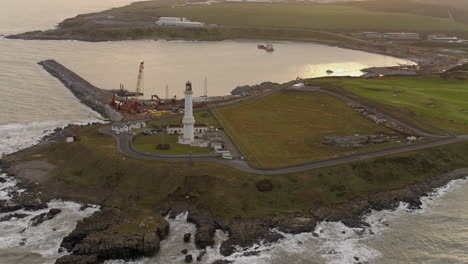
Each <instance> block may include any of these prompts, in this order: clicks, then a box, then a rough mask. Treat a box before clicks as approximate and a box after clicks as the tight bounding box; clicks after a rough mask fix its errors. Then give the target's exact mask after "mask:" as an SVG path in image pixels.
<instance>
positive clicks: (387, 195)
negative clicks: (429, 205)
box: [369, 188, 419, 210]
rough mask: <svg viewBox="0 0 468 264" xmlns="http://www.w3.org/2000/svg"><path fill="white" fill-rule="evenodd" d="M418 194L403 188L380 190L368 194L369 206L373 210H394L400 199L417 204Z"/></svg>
mask: <svg viewBox="0 0 468 264" xmlns="http://www.w3.org/2000/svg"><path fill="white" fill-rule="evenodd" d="M417 200H419V197H418V194H417V193H416V192H414V191H412V190H411V188H405V189H401V190H395V191H391V192H381V193H377V194H374V195H371V196H369V201H370V203H371V207H372V208H373V209H375V210H394V209H396V207H397V206H398V205H399V203H400V201H403V202H408V203H415V204H416V205H417V204H418V202H417Z"/></svg>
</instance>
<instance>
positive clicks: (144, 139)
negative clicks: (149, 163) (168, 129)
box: [133, 135, 212, 154]
mask: <svg viewBox="0 0 468 264" xmlns="http://www.w3.org/2000/svg"><path fill="white" fill-rule="evenodd" d="M177 140H178V136H177V135H150V136H137V137H135V138H134V139H133V146H134V147H135V148H136V149H139V150H141V151H146V152H152V153H158V154H189V153H193V154H205V153H211V152H212V149H211V148H200V147H191V146H189V145H182V144H178V143H177ZM158 144H169V145H170V149H168V150H161V149H156V146H157V145H158Z"/></svg>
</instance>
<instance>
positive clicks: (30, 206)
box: [22, 203, 49, 211]
mask: <svg viewBox="0 0 468 264" xmlns="http://www.w3.org/2000/svg"><path fill="white" fill-rule="evenodd" d="M22 207H23V209H24V210H26V211H38V210H43V209H47V208H48V207H49V206H48V205H47V204H46V203H23V204H22Z"/></svg>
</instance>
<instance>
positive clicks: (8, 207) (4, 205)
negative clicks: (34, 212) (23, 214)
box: [0, 201, 23, 213]
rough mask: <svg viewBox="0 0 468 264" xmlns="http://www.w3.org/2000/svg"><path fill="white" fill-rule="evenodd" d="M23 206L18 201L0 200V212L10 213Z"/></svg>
mask: <svg viewBox="0 0 468 264" xmlns="http://www.w3.org/2000/svg"><path fill="white" fill-rule="evenodd" d="M22 208H23V207H22V206H21V205H19V204H16V203H11V202H7V201H0V213H10V212H14V211H18V210H20V209H22Z"/></svg>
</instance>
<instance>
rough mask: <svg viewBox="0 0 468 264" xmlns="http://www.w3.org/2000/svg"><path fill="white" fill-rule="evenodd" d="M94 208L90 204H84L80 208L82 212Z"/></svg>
mask: <svg viewBox="0 0 468 264" xmlns="http://www.w3.org/2000/svg"><path fill="white" fill-rule="evenodd" d="M91 207H92V206H91V205H90V204H83V205H82V206H80V211H84V210H86V209H88V208H91Z"/></svg>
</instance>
